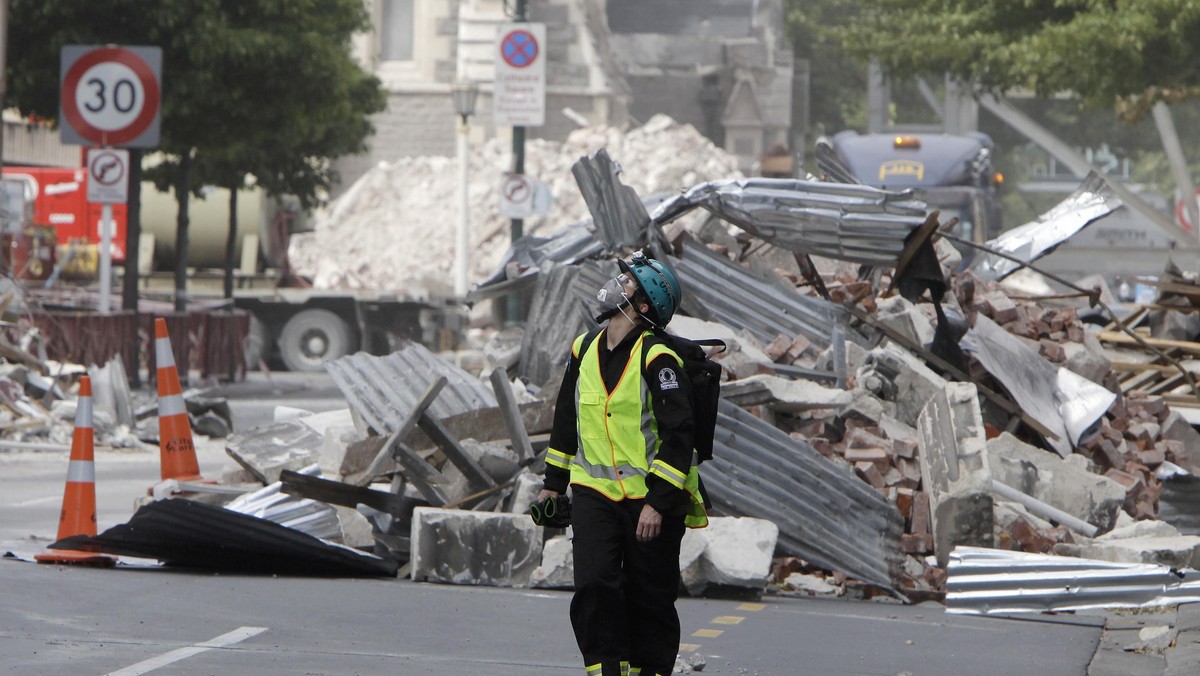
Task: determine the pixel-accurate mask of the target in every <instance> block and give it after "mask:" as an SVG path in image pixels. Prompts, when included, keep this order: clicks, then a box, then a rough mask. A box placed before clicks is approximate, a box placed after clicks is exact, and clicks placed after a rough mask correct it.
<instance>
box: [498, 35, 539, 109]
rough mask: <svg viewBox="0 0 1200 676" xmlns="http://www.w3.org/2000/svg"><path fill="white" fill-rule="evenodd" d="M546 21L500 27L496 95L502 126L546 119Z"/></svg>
mask: <svg viewBox="0 0 1200 676" xmlns="http://www.w3.org/2000/svg"><path fill="white" fill-rule="evenodd" d="M545 47H546V24H541V23H506V24H501V25H500V26H499V28H498V30H497V31H496V53H495V61H496V80H495V93H494V95H493V96H492V102H493V108H494V109H493V111H492V114H493V115H494V117H495V123H496V125H497V126H500V127H540V126H542V125H543V124H545V123H546V53H545Z"/></svg>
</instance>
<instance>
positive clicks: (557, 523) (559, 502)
mask: <svg viewBox="0 0 1200 676" xmlns="http://www.w3.org/2000/svg"><path fill="white" fill-rule="evenodd" d="M529 515H530V516H532V517H533V522H534V523H535V524H537V525H539V526H545V527H547V528H566V527H567V526H570V525H571V498H569V497H567V496H565V495H551V496H547V497H546V499H545V500H542V501H541V502H535V503H533V504H532V505H530V506H529Z"/></svg>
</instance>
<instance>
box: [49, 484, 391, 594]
mask: <svg viewBox="0 0 1200 676" xmlns="http://www.w3.org/2000/svg"><path fill="white" fill-rule="evenodd" d="M50 548H51V549H75V550H80V551H85V552H104V553H107V554H116V555H118V556H133V557H138V558H146V559H158V560H159V561H162V562H163V563H164V564H166V565H168V566H186V567H192V568H210V569H216V570H222V571H235V572H248V573H280V574H285V575H334V576H346V577H361V576H392V577H394V576H395V575H396V572H397V570H398V568H399V566H398V564H397V563H396V562H394V561H386V560H384V559H381V558H379V557H377V556H374V555H372V554H366V553H364V552H360V551H358V550H356V549H352V548H350V547H344V546H342V545H338V544H334V543H331V542H326V541H324V540H321V539H318V538H315V537H312V536H311V535H308V534H306V533H302V532H300V531H298V530H295V529H293V528H288V527H286V526H281V525H279V524H277V523H274V522H271V521H267V520H266V519H260V518H258V517H255V516H250V515H247V514H240V513H238V512H233V511H230V510H228V509H224V508H222V507H214V506H212V505H206V504H204V503H200V502H194V501H192V500H183V499H178V498H175V499H170V500H159V501H157V502H152V503H150V504H148V505H146V506H145V507H142V508H141V509H139V510H138V511H137V512H136V513H134V515H133V518H131V519H130V520H129V522H128V523H124V524H121V525H119V526H113V527H112V528H109V529H108V530H106V531H104V532H103V533H101V534H99V535H94V536H93V535H76V536H72V537H69V538H65V539H62V540H59V541H58V542H55V543H54V544H52V545H50Z"/></svg>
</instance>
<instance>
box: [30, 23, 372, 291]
mask: <svg viewBox="0 0 1200 676" xmlns="http://www.w3.org/2000/svg"><path fill="white" fill-rule="evenodd" d="M10 2H11V4H10V15H9V26H10V31H9V32H10V36H11V40H10V44H11V50H10V52H9V60H8V63H9V91H8V94H9V98H8V101H9V103H10V104H11V105H15V106H17V107H18V108H19V109H20V110H21V111H22V112H24V113H29V114H36V115H39V116H42V117H47V118H54V117H56V116H57V113H58V79H59V77H58V73H59V53H60V50H61V48H62V46H63V45H68V44H105V43H111V44H124V45H154V46H159V47H161V48H162V50H163V83H162V141H161V144H160V147H159V150H160V151H161V152H162V153H164V154H165V155H166V157H167V161H166V162H164V163H162V164H160V165H158V166H157V167H155V168H153V169H151V170H150V172H149V177H150V178H151V179H153V180H154V181H155V183H156V185H158V186H159V188H160V189H166V188H168V187H170V188H173V189H174V190H175V194H176V199H177V200H178V202H179V207H180V210H179V216H178V221H177V227H176V233H177V237H176V240H177V241H176V249H177V256H176V291H177V293H176V307H177V309H179V310H182V309H183V308H184V303H185V301H186V294H185V293H183V291H184V288H185V285H186V279H185V277H184V274H185V272H186V267H187V240H188V221H187V202H188V198H189V196H190V194H191V193H192V192H193V186H199V185H202V184H205V183H210V184H216V185H221V186H224V187H234V186H241V185H243V184H244V183H245V182H246V180H247V177H248V176H254V177H255V179H256V181H257V184H258V185H260V186H262V187H263V188H264V189H265V190H266V191H267V192H268V193H270V194H275V195H280V194H291V195H295V196H296V197H297V198H298V199H299V201H300V203H301V204H302V205H303V206H305V207H309V206H313V205H314V204H316V203H317V202H318V201H319V199H320V196H321V195H322V194H323V191H324V189H326V188H328V186H329V185H330V183H331V182H332V181H333V180H334V179H335V178H336V175H335V174H334V172H333V170H332V168H331V164H330V160H331V159H333V158H336V157H338V156H340V155H344V154H348V153H354V152H358V151H361V150H362V149H363V147H364V144H365V140H366V138H367V137H368V136H369V135H370V133H371V131H372V127H371V125H370V122H369V119H368V116H369V115H370V114H372V113H375V112H378V111H380V110H382V109H383V107H384V103H385V99H384V95H383V93H382V91H381V90H380V87H379V82H378V80H377V79H375V78H374V77H372V76H369V75H368V74H366V73H364V72H363V71H362V70H361V69H360V68H359V67H358V66H357V65H356V64H355V63H354V62H353V60H352V59H351V57H350V54H349V41H350V37H351V35H352V34H353V33H354V32H356V31H360V30H364V29H365V28H367V26H368V17H367V14H366V10H365V7H364V5H363V3H362V2H361V1H360V0H171V1H170V2H152V3H146V2H139V1H137V0H90V1H89V2H77V1H74V0H10ZM232 194H233V195H236V190H234V191H233V192H232ZM233 199H236V197H234V198H233ZM235 225H236V224H235V223H231V227H234V226H235ZM227 263H228V261H227Z"/></svg>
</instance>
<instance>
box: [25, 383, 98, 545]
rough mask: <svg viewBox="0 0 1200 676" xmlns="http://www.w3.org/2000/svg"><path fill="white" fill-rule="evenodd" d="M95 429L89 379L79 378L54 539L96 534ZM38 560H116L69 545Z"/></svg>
mask: <svg viewBox="0 0 1200 676" xmlns="http://www.w3.org/2000/svg"><path fill="white" fill-rule="evenodd" d="M94 444H95V431H94V430H93V429H92V381H91V379H90V378H88V377H87V376H83V378H81V379H80V381H79V403H78V407H77V408H76V409H75V433H74V434H73V435H72V437H71V459H70V460H69V462H68V465H67V486H66V488H65V489H64V490H63V504H62V513H61V514H60V515H59V518H58V539H59V540H63V539H65V538H69V537H72V536H75V535H95V534H96V463H95V446H94ZM33 558H34V559H35V560H36V561H37V562H38V563H71V564H77V565H89V566H114V565H116V563H117V560H116V559H115V558H113V557H111V556H108V555H106V554H97V553H94V552H81V551H77V550H71V549H50V550H46V551H45V552H43V553H41V554H38V555H36V556H34V557H33Z"/></svg>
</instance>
